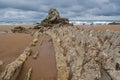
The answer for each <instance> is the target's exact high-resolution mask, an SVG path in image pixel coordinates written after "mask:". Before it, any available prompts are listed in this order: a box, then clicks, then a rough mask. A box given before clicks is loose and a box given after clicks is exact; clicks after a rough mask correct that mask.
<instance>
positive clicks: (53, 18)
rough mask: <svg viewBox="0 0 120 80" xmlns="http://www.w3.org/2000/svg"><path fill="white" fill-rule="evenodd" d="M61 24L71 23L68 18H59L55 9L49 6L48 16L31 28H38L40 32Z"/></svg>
mask: <svg viewBox="0 0 120 80" xmlns="http://www.w3.org/2000/svg"><path fill="white" fill-rule="evenodd" d="M63 25H71V26H72V24H70V23H69V20H68V18H61V17H60V14H59V12H58V10H57V9H55V8H51V9H50V10H49V13H48V16H47V17H46V18H45V19H44V20H42V21H41V23H40V24H37V25H36V26H34V28H33V29H40V32H44V31H47V30H48V29H52V28H55V27H60V26H63Z"/></svg>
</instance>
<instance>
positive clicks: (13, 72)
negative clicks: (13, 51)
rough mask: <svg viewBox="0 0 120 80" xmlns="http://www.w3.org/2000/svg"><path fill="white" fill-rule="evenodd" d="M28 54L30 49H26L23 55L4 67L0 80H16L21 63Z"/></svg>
mask: <svg viewBox="0 0 120 80" xmlns="http://www.w3.org/2000/svg"><path fill="white" fill-rule="evenodd" d="M30 53H31V49H30V48H28V47H27V48H26V49H25V51H24V52H23V54H21V55H20V56H19V57H18V58H17V59H16V60H15V61H13V62H12V63H10V64H8V65H7V66H6V68H5V70H4V72H2V74H1V75H0V80H16V78H17V76H18V75H19V72H20V70H21V68H22V66H23V63H24V62H25V61H26V59H27V57H28V56H29V55H30Z"/></svg>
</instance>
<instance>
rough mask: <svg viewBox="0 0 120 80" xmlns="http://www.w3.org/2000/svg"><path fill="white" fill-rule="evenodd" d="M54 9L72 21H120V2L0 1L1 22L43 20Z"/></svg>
mask: <svg viewBox="0 0 120 80" xmlns="http://www.w3.org/2000/svg"><path fill="white" fill-rule="evenodd" d="M52 7H55V8H57V9H58V10H59V11H60V13H61V16H62V17H67V18H70V19H81V20H83V19H99V20H102V19H108V20H109V19H114V20H120V0H0V20H1V19H43V18H44V17H45V16H46V15H47V12H48V10H49V9H50V8H52Z"/></svg>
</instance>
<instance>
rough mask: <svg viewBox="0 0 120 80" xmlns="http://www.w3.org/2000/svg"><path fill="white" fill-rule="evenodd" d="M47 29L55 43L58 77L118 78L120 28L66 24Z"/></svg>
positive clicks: (65, 79)
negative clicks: (106, 28) (111, 28)
mask: <svg viewBox="0 0 120 80" xmlns="http://www.w3.org/2000/svg"><path fill="white" fill-rule="evenodd" d="M47 33H48V34H49V35H50V36H51V37H52V39H53V43H54V48H55V52H56V54H55V55H56V64H57V70H58V73H57V77H58V80H119V79H120V31H110V30H106V31H92V30H87V29H84V28H81V27H79V26H75V27H73V26H69V27H62V28H55V29H53V30H49V31H47Z"/></svg>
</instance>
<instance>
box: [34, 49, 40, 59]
mask: <svg viewBox="0 0 120 80" xmlns="http://www.w3.org/2000/svg"><path fill="white" fill-rule="evenodd" d="M38 55H39V52H38V51H37V52H36V53H35V55H33V59H36V58H37V57H38Z"/></svg>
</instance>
